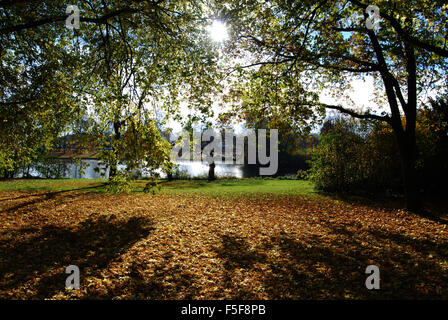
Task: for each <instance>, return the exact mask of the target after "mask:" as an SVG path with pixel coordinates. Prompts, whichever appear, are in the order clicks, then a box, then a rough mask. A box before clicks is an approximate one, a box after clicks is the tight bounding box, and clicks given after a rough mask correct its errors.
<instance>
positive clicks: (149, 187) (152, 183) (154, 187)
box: [143, 178, 162, 195]
mask: <svg viewBox="0 0 448 320" xmlns="http://www.w3.org/2000/svg"><path fill="white" fill-rule="evenodd" d="M161 188H162V186H161V185H160V183H159V180H158V179H157V178H151V179H150V180H149V181H148V182H147V183H146V185H145V187H144V188H143V192H144V193H151V194H153V195H154V194H156V192H157V191H160V189H161Z"/></svg>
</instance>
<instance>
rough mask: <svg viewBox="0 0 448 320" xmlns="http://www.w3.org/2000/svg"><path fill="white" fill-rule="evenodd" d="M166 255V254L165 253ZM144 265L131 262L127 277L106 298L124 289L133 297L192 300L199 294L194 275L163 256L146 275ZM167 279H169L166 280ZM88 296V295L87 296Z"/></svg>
mask: <svg viewBox="0 0 448 320" xmlns="http://www.w3.org/2000/svg"><path fill="white" fill-rule="evenodd" d="M165 257H166V255H165ZM145 268H146V266H145V265H142V264H140V263H137V262H135V261H134V262H133V263H132V265H131V266H130V268H129V270H130V272H129V278H128V280H127V281H125V282H124V283H121V284H119V285H118V286H117V287H115V288H114V289H113V290H112V291H111V293H110V294H109V295H108V296H107V297H106V298H109V299H110V298H112V297H113V296H114V295H116V294H120V293H123V291H124V290H127V291H130V292H131V293H132V298H133V299H139V300H142V299H156V300H159V299H187V300H192V299H195V298H196V297H197V295H198V294H199V290H200V288H198V287H197V286H194V285H193V284H194V280H195V279H194V277H193V276H192V275H191V274H189V273H187V272H185V271H183V270H182V268H181V267H180V266H179V265H177V264H175V265H173V266H171V265H170V264H169V258H165V260H164V261H162V262H161V263H160V264H159V265H158V266H156V268H155V269H153V270H152V272H151V274H150V275H149V276H148V275H146V274H145V272H144V271H145ZM167 280H169V281H167ZM87 298H88V297H87Z"/></svg>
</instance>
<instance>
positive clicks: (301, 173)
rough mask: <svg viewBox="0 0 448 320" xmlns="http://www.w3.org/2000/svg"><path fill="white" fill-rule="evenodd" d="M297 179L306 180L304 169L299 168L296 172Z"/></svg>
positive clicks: (306, 173)
mask: <svg viewBox="0 0 448 320" xmlns="http://www.w3.org/2000/svg"><path fill="white" fill-rule="evenodd" d="M296 178H297V180H308V172H307V171H306V170H302V169H299V170H297V174H296Z"/></svg>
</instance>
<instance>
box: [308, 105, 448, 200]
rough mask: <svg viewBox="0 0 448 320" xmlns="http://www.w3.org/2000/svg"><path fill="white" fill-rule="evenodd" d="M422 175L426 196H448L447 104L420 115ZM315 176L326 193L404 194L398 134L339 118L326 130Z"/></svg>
mask: <svg viewBox="0 0 448 320" xmlns="http://www.w3.org/2000/svg"><path fill="white" fill-rule="evenodd" d="M417 119H418V120H417V132H416V136H417V150H418V153H419V159H420V160H419V162H418V165H417V174H418V179H419V185H420V186H421V191H422V192H424V193H425V194H426V195H435V194H442V193H443V192H446V190H447V186H446V181H447V179H448V167H447V163H446V160H445V159H446V157H447V152H448V144H447V142H448V135H447V130H446V125H447V119H448V105H447V103H446V101H445V100H440V101H439V102H433V103H432V106H428V107H426V108H425V109H422V110H420V111H419V113H418V115H417ZM311 163H312V168H311V170H310V176H311V178H312V179H313V180H314V181H315V183H316V187H317V188H318V189H320V190H324V191H331V192H349V193H360V192H362V193H366V192H369V193H383V194H384V193H385V192H386V194H388V195H391V194H395V195H398V194H403V188H402V176H401V172H400V169H401V168H400V155H399V150H398V146H397V143H396V139H395V137H394V135H393V132H392V130H391V129H390V128H389V127H388V126H386V125H384V124H383V123H378V122H373V123H372V122H366V121H362V120H356V119H347V118H336V119H333V120H328V121H327V122H326V123H325V124H324V126H323V127H322V130H321V135H320V141H319V144H318V147H317V149H316V151H315V153H314V155H313V161H312V162H311Z"/></svg>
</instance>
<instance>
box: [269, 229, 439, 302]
mask: <svg viewBox="0 0 448 320" xmlns="http://www.w3.org/2000/svg"><path fill="white" fill-rule="evenodd" d="M327 227H328V226H327ZM330 233H332V234H334V235H335V236H336V237H334V239H333V240H332V241H331V244H330V245H329V244H327V245H326V246H323V245H321V244H320V241H319V240H320V239H319V238H318V237H315V238H310V239H308V240H307V241H306V242H299V241H297V240H296V239H294V238H293V237H289V236H287V235H283V236H280V237H276V238H272V239H271V241H272V243H273V244H274V246H278V247H279V248H280V251H281V252H282V255H283V257H282V259H280V260H281V262H278V263H277V262H271V263H270V268H271V270H272V273H270V274H269V275H267V276H266V277H265V279H264V284H265V288H266V290H267V292H268V294H269V296H270V297H271V298H272V299H285V298H289V299H322V298H323V299H328V298H331V299H347V298H356V299H440V298H446V297H447V296H448V289H447V288H446V286H445V284H446V283H447V282H448V274H447V273H446V271H445V270H444V269H443V268H442V267H441V266H440V265H439V264H438V263H437V261H435V260H430V259H429V260H428V259H426V257H425V256H422V255H421V253H422V252H425V251H431V252H436V254H438V255H440V257H444V256H445V257H446V256H447V246H446V244H444V245H443V247H438V245H437V244H436V243H435V242H431V241H429V240H413V239H412V238H409V237H406V236H403V235H400V234H395V233H387V232H382V231H378V230H375V231H371V232H370V235H371V237H369V238H368V239H366V238H361V237H360V236H359V235H358V234H356V232H353V231H350V230H348V229H347V228H345V227H344V226H336V227H333V228H332V229H331V230H330ZM391 242H395V243H396V244H399V245H410V246H412V247H413V248H414V249H415V250H416V252H408V251H407V250H405V249H404V248H402V247H397V246H392V245H390V243H391ZM371 264H375V265H378V267H379V268H380V277H381V289H380V290H367V288H366V287H365V280H366V278H367V276H368V275H367V274H365V269H366V267H367V266H368V265H371ZM443 286H445V287H443Z"/></svg>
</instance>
